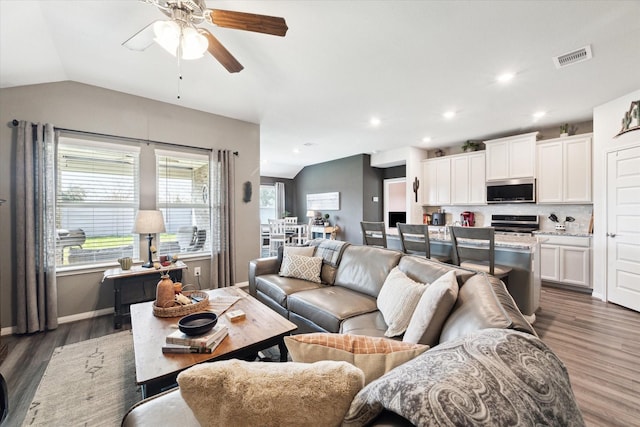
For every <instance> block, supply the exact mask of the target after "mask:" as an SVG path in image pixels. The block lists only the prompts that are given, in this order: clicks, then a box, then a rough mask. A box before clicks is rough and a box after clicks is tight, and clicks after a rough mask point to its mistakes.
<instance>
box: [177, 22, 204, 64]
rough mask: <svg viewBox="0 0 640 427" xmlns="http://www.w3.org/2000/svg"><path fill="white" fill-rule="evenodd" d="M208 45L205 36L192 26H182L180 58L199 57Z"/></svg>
mask: <svg viewBox="0 0 640 427" xmlns="http://www.w3.org/2000/svg"><path fill="white" fill-rule="evenodd" d="M208 47H209V42H208V41H207V38H206V37H205V36H203V35H202V34H200V33H199V32H198V30H196V29H195V28H193V27H183V28H182V40H181V43H180V48H181V49H180V50H181V51H182V59H199V58H202V57H203V56H204V53H205V52H206V51H207V48H208Z"/></svg>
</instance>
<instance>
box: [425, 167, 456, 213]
mask: <svg viewBox="0 0 640 427" xmlns="http://www.w3.org/2000/svg"><path fill="white" fill-rule="evenodd" d="M422 168H423V177H424V179H423V182H424V183H425V186H424V193H423V194H424V200H425V204H427V205H432V206H442V205H450V204H451V159H450V158H449V157H438V158H436V159H428V160H424V161H423V162H422Z"/></svg>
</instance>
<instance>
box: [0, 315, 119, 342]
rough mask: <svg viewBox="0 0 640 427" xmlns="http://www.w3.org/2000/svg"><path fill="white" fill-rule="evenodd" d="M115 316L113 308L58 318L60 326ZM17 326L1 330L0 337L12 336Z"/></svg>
mask: <svg viewBox="0 0 640 427" xmlns="http://www.w3.org/2000/svg"><path fill="white" fill-rule="evenodd" d="M109 314H113V308H102V309H100V310H93V311H87V312H84V313H78V314H72V315H70V316H63V317H58V324H63V323H71V322H77V321H78V320H85V319H92V318H94V317H100V316H106V315H109ZM15 329H16V327H15V326H8V327H6V328H2V329H0V336H2V335H11V334H13V333H14V332H15Z"/></svg>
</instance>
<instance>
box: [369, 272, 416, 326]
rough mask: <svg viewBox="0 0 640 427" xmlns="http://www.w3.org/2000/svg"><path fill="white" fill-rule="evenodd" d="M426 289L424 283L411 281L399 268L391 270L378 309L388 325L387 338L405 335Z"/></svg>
mask: <svg viewBox="0 0 640 427" xmlns="http://www.w3.org/2000/svg"><path fill="white" fill-rule="evenodd" d="M425 289H426V286H425V284H424V283H418V282H415V281H413V280H411V279H410V278H408V277H407V275H406V274H404V273H403V272H402V271H400V270H399V269H398V267H395V268H394V269H393V270H391V272H390V273H389V275H388V276H387V278H386V279H385V281H384V284H383V285H382V289H380V294H379V295H378V299H377V305H378V309H379V310H380V312H381V313H382V316H383V317H384V321H385V323H386V324H387V325H388V328H387V331H386V332H385V333H384V334H385V336H387V337H395V336H398V335H401V334H403V333H404V331H405V330H406V329H407V326H408V325H409V321H410V320H411V316H412V315H413V310H414V309H415V308H416V305H418V301H420V297H421V296H422V293H423V292H424V290H425Z"/></svg>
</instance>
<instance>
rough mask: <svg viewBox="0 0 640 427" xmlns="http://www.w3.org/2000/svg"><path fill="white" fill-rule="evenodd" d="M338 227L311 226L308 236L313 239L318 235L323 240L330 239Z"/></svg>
mask: <svg viewBox="0 0 640 427" xmlns="http://www.w3.org/2000/svg"><path fill="white" fill-rule="evenodd" d="M337 229H338V226H337V225H336V226H328V227H325V226H324V225H312V226H311V229H310V234H311V235H312V236H314V237H315V235H316V234H320V235H321V237H322V238H323V239H331V236H332V234H333V233H335V232H337V231H338V230H337Z"/></svg>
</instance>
